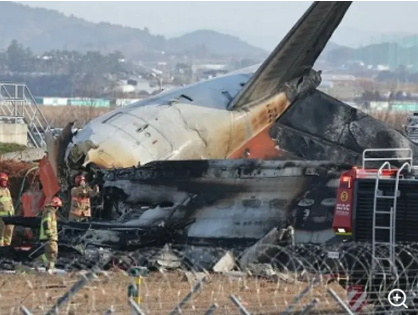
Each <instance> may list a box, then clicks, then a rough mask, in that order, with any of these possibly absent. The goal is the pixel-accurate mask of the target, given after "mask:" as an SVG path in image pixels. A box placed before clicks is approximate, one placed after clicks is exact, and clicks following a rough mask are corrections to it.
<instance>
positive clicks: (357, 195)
mask: <svg viewBox="0 0 418 315" xmlns="http://www.w3.org/2000/svg"><path fill="white" fill-rule="evenodd" d="M379 155H380V156H379ZM382 156H385V157H382ZM337 193H338V195H337V202H336V206H335V212H334V221H333V229H334V231H335V233H336V234H337V235H340V236H341V237H342V238H343V244H342V245H341V246H340V247H339V248H337V249H336V250H335V251H332V252H328V258H330V259H338V261H339V263H340V264H341V266H343V267H342V269H344V270H342V269H341V270H340V272H339V273H340V274H344V276H345V277H344V278H345V280H342V281H340V284H342V285H343V286H345V287H346V288H347V297H348V300H349V304H350V307H351V309H352V311H354V312H358V311H360V310H361V309H362V307H363V306H364V305H366V304H375V305H378V304H379V307H381V306H382V301H384V303H383V304H386V305H384V307H386V308H385V310H387V294H388V292H389V291H391V289H394V288H396V289H403V290H409V289H410V287H411V283H412V282H414V281H411V278H414V279H415V278H417V276H416V270H418V265H417V263H416V262H417V261H418V259H417V257H411V255H410V254H408V253H407V251H405V250H401V249H400V248H401V247H402V246H403V248H404V249H405V247H406V246H416V247H417V248H418V245H411V243H412V242H416V243H417V244H418V166H414V165H413V154H412V150H411V149H368V150H365V151H364V152H363V164H362V166H361V167H353V168H352V169H351V170H349V171H347V172H344V173H343V174H342V175H341V177H340V183H339V188H338V192H337ZM397 244H404V245H401V246H395V245H397ZM405 244H407V245H405ZM414 273H415V274H414ZM415 285H416V283H415ZM382 288H384V290H383V289H382Z"/></svg>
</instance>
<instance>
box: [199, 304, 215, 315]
mask: <svg viewBox="0 0 418 315" xmlns="http://www.w3.org/2000/svg"><path fill="white" fill-rule="evenodd" d="M217 308H218V304H216V303H214V304H212V305H211V306H209V308H208V310H207V311H206V312H205V314H203V315H212V314H213V313H214V312H215V311H216V309H217Z"/></svg>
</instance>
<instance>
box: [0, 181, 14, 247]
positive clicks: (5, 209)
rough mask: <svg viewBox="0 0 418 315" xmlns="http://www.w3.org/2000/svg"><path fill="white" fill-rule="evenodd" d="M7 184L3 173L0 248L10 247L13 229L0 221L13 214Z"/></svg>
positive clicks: (0, 189) (0, 205)
mask: <svg viewBox="0 0 418 315" xmlns="http://www.w3.org/2000/svg"><path fill="white" fill-rule="evenodd" d="M8 184H9V176H7V174H5V173H0V246H9V245H10V243H11V242H12V236H13V229H14V226H13V225H5V224H4V221H3V220H2V217H8V216H13V215H14V214H15V208H14V207H13V200H12V196H11V194H10V190H9V188H8V187H7V186H8Z"/></svg>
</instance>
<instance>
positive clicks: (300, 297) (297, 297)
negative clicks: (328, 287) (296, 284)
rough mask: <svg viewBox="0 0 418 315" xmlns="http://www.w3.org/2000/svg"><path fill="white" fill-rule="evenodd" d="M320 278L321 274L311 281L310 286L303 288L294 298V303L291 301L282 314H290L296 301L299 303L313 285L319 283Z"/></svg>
mask: <svg viewBox="0 0 418 315" xmlns="http://www.w3.org/2000/svg"><path fill="white" fill-rule="evenodd" d="M320 279H321V278H320V277H319V276H316V277H315V278H314V279H313V280H312V281H311V283H309V284H308V286H307V287H306V288H305V289H303V290H302V292H300V293H299V295H297V296H296V297H295V298H294V299H293V301H292V303H290V305H288V307H286V309H285V310H284V311H283V312H281V313H280V315H288V314H290V312H291V311H292V309H293V308H294V307H295V305H296V303H298V302H299V301H300V300H301V299H302V298H303V297H304V296H305V294H307V293H308V292H309V291H310V290H311V289H312V287H313V286H314V285H316V284H317V283H319V282H320Z"/></svg>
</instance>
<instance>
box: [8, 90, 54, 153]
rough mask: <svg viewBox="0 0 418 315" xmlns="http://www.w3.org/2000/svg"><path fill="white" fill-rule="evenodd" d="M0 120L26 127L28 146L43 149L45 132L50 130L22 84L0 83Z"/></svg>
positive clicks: (28, 91) (29, 92) (33, 99)
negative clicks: (22, 124)
mask: <svg viewBox="0 0 418 315" xmlns="http://www.w3.org/2000/svg"><path fill="white" fill-rule="evenodd" d="M0 118H1V119H2V120H3V121H8V122H13V123H23V122H24V123H25V124H26V125H27V126H28V145H29V146H34V147H36V148H41V147H45V146H46V143H45V132H46V131H49V130H50V129H51V127H50V125H49V123H48V121H47V120H46V118H45V116H44V115H43V114H42V111H41V110H40V108H39V106H38V104H37V103H36V100H35V98H34V97H33V95H32V93H31V91H30V90H29V88H28V86H27V85H26V84H24V83H9V82H7V83H6V82H0Z"/></svg>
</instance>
